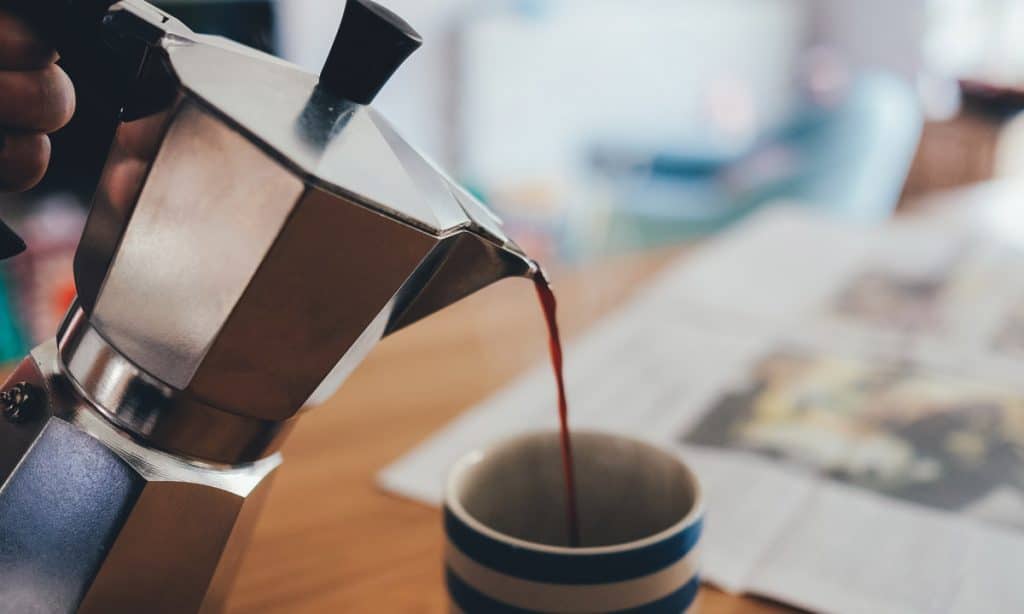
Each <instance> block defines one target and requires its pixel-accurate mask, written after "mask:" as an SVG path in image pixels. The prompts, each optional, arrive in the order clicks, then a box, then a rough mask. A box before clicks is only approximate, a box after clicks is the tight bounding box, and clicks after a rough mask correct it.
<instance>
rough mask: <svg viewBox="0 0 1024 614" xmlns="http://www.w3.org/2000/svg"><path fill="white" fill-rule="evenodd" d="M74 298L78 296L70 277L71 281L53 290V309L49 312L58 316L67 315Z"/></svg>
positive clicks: (72, 279) (73, 280)
mask: <svg viewBox="0 0 1024 614" xmlns="http://www.w3.org/2000/svg"><path fill="white" fill-rule="evenodd" d="M76 296H78V290H77V289H76V288H75V279H74V277H73V276H72V278H71V279H68V280H66V281H65V282H64V283H63V284H58V285H57V286H55V287H54V288H53V302H52V307H53V308H52V309H51V311H52V312H53V313H60V314H64V313H67V311H68V307H71V303H72V302H74V300H75V297H76Z"/></svg>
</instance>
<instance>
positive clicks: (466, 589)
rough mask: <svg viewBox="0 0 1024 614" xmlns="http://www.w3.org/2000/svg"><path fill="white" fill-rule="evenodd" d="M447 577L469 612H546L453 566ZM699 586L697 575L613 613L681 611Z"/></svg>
mask: <svg viewBox="0 0 1024 614" xmlns="http://www.w3.org/2000/svg"><path fill="white" fill-rule="evenodd" d="M445 581H446V583H447V584H448V594H449V595H451V598H452V601H454V602H455V605H457V606H458V607H459V609H460V610H462V611H463V612H464V613H465V614H484V613H486V614H542V613H541V612H539V611H537V610H524V609H522V608H517V607H514V606H510V605H508V604H505V603H502V602H500V601H496V600H494V599H491V598H490V597H488V596H487V595H484V594H483V593H481V592H479V591H477V590H476V589H474V588H473V587H471V586H469V585H468V584H466V583H465V582H463V581H462V580H461V579H459V577H458V575H456V574H455V573H454V572H453V571H452V570H451V569H445ZM698 590H700V579H699V578H698V577H697V576H694V577H693V578H692V579H690V581H689V582H687V583H686V584H685V585H684V586H683V587H682V588H680V589H679V590H677V591H675V592H674V593H672V594H670V595H668V596H666V597H663V598H661V599H658V600H657V601H652V602H650V603H647V604H644V605H641V606H637V607H635V608H630V609H628V610H618V611H617V612H611V613H609V614H679V613H680V612H683V611H685V610H686V609H687V608H689V607H690V606H691V605H692V604H693V602H694V600H695V599H696V598H697V591H698Z"/></svg>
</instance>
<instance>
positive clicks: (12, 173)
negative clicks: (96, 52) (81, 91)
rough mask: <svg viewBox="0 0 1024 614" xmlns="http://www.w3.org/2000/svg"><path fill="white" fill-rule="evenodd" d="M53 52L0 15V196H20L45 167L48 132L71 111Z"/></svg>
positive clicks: (71, 98)
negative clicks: (10, 193)
mask: <svg viewBox="0 0 1024 614" xmlns="http://www.w3.org/2000/svg"><path fill="white" fill-rule="evenodd" d="M56 61H57V53H56V51H54V50H53V49H52V48H51V47H50V46H49V45H48V44H47V43H46V42H45V41H43V40H42V39H41V38H39V36H38V35H36V34H35V32H33V31H32V29H31V28H30V27H29V26H28V25H26V24H25V23H24V22H22V21H21V20H19V19H17V18H15V17H13V16H11V15H10V14H9V13H5V12H2V11H0V192H2V191H15V192H22V191H25V190H28V189H29V188H32V187H33V186H35V185H36V184H37V183H39V181H40V180H41V179H42V178H43V175H44V174H45V173H46V168H47V166H49V163H50V138H49V137H48V136H47V135H48V134H49V133H51V132H54V131H56V130H58V129H60V128H62V127H64V125H65V124H67V123H68V122H69V121H70V120H71V116H72V115H73V114H74V112H75V90H74V87H73V86H72V85H71V80H70V79H69V78H68V76H67V75H66V74H65V73H64V71H63V70H61V68H60V67H59V66H57V64H56Z"/></svg>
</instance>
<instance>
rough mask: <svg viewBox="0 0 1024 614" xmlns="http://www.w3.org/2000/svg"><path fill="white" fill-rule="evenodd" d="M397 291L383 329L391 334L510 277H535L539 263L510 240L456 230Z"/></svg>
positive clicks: (387, 333)
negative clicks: (418, 271)
mask: <svg viewBox="0 0 1024 614" xmlns="http://www.w3.org/2000/svg"><path fill="white" fill-rule="evenodd" d="M430 259H431V260H432V261H433V262H428V263H425V264H426V266H423V267H421V271H422V273H421V274H419V275H417V276H413V277H412V278H410V279H409V281H408V282H407V283H406V284H405V287H403V289H402V291H401V292H400V293H399V297H398V298H399V300H398V303H397V304H396V308H395V310H394V312H392V316H391V319H390V321H389V323H388V327H387V329H386V331H385V335H390V334H391V333H394V332H396V331H398V330H401V329H403V328H405V327H406V326H409V325H410V324H414V323H415V322H418V321H419V320H422V319H423V318H425V317H427V316H429V315H431V314H433V313H434V312H436V311H440V310H441V309H444V308H445V307H447V306H449V305H451V304H453V303H455V302H457V301H459V300H461V299H463V298H465V297H467V296H469V295H470V294H473V293H475V292H477V291H478V290H482V289H483V288H486V287H487V286H490V285H491V284H493V283H495V282H497V281H500V280H502V279H506V278H509V277H530V278H532V277H534V276H535V275H536V274H537V273H538V265H537V263H536V262H535V261H534V260H532V259H531V258H530V257H529V256H527V255H526V254H525V253H524V252H523V250H522V249H521V248H520V247H519V246H518V245H516V244H515V243H514V242H512V241H511V240H508V239H506V240H504V241H502V242H500V243H499V242H497V241H495V238H492V237H485V236H484V235H483V234H482V233H478V232H462V233H458V234H456V235H455V236H453V237H452V238H450V239H449V240H447V241H445V242H444V243H443V244H442V245H441V246H440V247H439V248H438V249H437V250H435V252H434V253H433V254H431V257H430Z"/></svg>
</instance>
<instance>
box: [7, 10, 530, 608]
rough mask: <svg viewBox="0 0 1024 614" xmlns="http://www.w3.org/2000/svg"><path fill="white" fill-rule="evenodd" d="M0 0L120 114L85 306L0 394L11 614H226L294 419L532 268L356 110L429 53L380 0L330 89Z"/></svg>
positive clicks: (350, 13)
mask: <svg viewBox="0 0 1024 614" xmlns="http://www.w3.org/2000/svg"><path fill="white" fill-rule="evenodd" d="M6 2H7V4H3V3H2V2H0V6H2V7H4V8H8V6H9V5H12V4H13V5H14V6H15V7H16V9H15V10H17V11H18V12H20V14H22V16H24V17H26V18H27V19H30V20H31V21H32V22H34V23H35V24H36V25H37V27H41V28H42V29H43V30H44V31H45V32H46V33H47V35H48V36H50V37H51V39H52V40H53V41H54V43H55V44H56V45H57V47H58V49H60V51H61V53H62V56H63V57H64V58H65V61H67V62H78V63H79V64H80V65H81V66H83V67H84V68H85V69H84V70H83V71H80V72H81V74H85V75H86V77H82V76H81V74H79V75H78V81H77V82H76V86H77V87H79V88H80V89H81V88H90V87H94V88H97V87H98V88H101V89H104V90H105V92H104V93H105V94H108V95H110V96H111V97H113V98H120V100H118V103H117V110H118V117H117V128H116V133H115V135H114V137H113V143H112V147H111V149H110V154H109V158H108V160H107V163H106V167H105V169H104V171H103V174H102V177H101V179H100V181H99V187H98V189H97V192H96V194H95V197H94V200H93V204H92V210H91V213H90V216H89V219H88V222H87V224H86V228H85V231H84V235H83V237H82V241H81V244H80V246H79V248H78V252H77V254H76V257H75V264H74V275H75V282H76V287H77V290H78V298H77V300H76V302H75V303H74V305H72V307H71V310H70V312H69V313H68V315H67V317H66V319H65V321H64V323H63V325H62V326H61V328H60V330H59V331H58V332H57V335H56V338H55V339H54V340H52V341H49V342H46V343H44V344H42V345H41V346H39V347H38V348H36V349H35V350H33V351H32V353H31V355H30V356H29V357H28V358H26V359H25V360H24V361H23V362H22V363H21V364H20V366H19V367H18V368H17V370H16V371H15V373H14V374H13V375H12V377H11V378H10V380H9V381H8V382H7V383H6V384H5V385H4V386H3V388H2V391H0V409H2V412H3V415H2V416H0V612H19V613H20V612H46V613H49V612H73V611H80V612H104V613H105V612H150V613H151V612H175V613H179V612H197V611H203V612H212V611H216V610H218V609H219V608H220V606H221V605H222V603H223V601H224V599H225V596H226V594H227V591H228V589H229V587H230V584H231V581H232V580H233V577H234V574H235V571H236V569H237V567H238V564H239V561H240V559H241V556H242V553H243V551H244V548H245V543H246V540H247V538H248V535H249V533H250V531H251V529H252V526H253V522H254V518H255V516H256V514H257V512H258V508H259V504H260V501H261V500H262V499H263V498H264V495H265V494H266V490H267V487H268V483H269V480H270V477H271V476H272V475H273V473H274V472H275V469H276V468H277V467H278V465H279V464H280V462H281V457H280V455H279V454H278V453H277V452H276V450H277V449H278V447H279V446H280V444H281V441H282V439H283V438H284V437H285V435H286V434H287V432H288V430H289V428H290V427H291V426H292V425H293V424H294V422H295V416H296V414H297V413H298V412H299V410H300V409H301V408H302V407H304V406H306V405H308V404H310V403H314V404H315V403H316V402H317V401H318V400H321V399H323V398H325V397H326V396H329V395H330V394H331V393H333V391H334V390H335V389H336V388H337V387H338V386H339V385H340V384H341V382H342V381H343V380H344V379H345V378H346V376H347V375H348V374H349V373H351V372H352V370H353V369H354V368H355V367H356V366H357V365H358V363H359V362H360V361H361V360H362V359H363V358H364V357H365V356H366V354H367V353H368V352H369V351H370V350H371V349H372V348H373V347H374V345H375V344H376V343H377V342H378V341H379V340H380V339H381V338H382V337H383V336H385V335H388V334H390V333H392V332H394V331H396V330H398V329H401V328H403V327H405V326H407V325H409V324H411V323H413V322H416V321H417V320H419V319H421V318H423V317H424V316H427V315H429V314H431V313H432V312H434V311H436V310H438V309H441V308H443V307H445V306H447V305H449V304H451V303H453V302H455V301H457V300H458V299H460V298H462V297H464V296H466V295H468V294H470V293H472V292H475V291H476V290H478V289H481V288H483V287H485V286H487V285H489V284H491V283H492V282H495V281H497V280H499V279H502V278H505V277H509V276H531V275H533V274H535V272H536V267H535V265H534V264H533V262H532V261H531V260H530V259H529V258H527V257H526V256H525V255H524V254H523V252H522V251H521V250H520V249H519V248H518V247H517V246H516V245H515V244H514V243H513V242H512V241H510V240H509V239H508V238H507V237H506V236H505V234H504V232H503V230H502V228H501V225H500V223H499V221H498V220H497V219H496V218H495V217H494V215H493V214H491V213H490V212H489V211H488V210H487V209H486V208H485V207H484V206H483V205H482V204H481V203H479V202H478V201H477V200H476V199H475V198H474V197H473V196H471V195H470V194H469V193H468V192H466V191H465V190H464V189H463V188H461V187H460V186H458V185H457V184H456V183H454V182H453V181H452V180H451V179H450V178H449V177H448V176H446V175H445V174H444V173H442V172H441V171H440V170H438V168H437V167H435V166H434V165H433V164H432V163H431V162H430V161H429V160H427V159H426V158H425V157H423V156H422V155H421V154H420V153H419V152H417V150H416V149H414V148H413V147H412V146H410V145H409V144H408V143H406V141H405V140H404V139H403V138H402V137H401V136H400V135H399V134H398V133H397V132H396V131H395V129H394V127H393V126H392V125H391V124H390V123H388V121H387V120H386V119H385V118H384V117H383V116H382V115H381V114H380V113H378V112H377V111H376V110H374V108H373V107H372V106H370V103H371V101H372V100H373V98H374V96H375V95H376V94H377V92H378V91H379V90H380V89H381V88H382V87H383V85H384V84H385V82H386V81H387V80H388V78H389V77H390V76H391V74H392V73H393V72H394V70H396V69H397V68H398V67H399V65H400V64H401V63H402V62H403V61H404V60H405V58H406V57H407V56H408V55H409V54H411V53H412V52H413V51H414V50H415V49H416V48H417V47H418V46H419V45H420V39H419V36H418V35H417V34H416V32H415V31H414V30H413V29H412V28H411V27H409V25H408V24H406V23H405V22H403V21H402V20H401V19H400V18H398V17H397V16H395V15H394V14H392V13H390V12H389V11H387V10H386V9H384V8H382V7H380V6H378V5H376V4H374V3H373V2H370V1H369V0H348V3H347V6H346V9H345V16H344V18H343V21H342V24H341V27H340V30H339V33H338V37H337V40H336V41H335V43H334V46H333V49H332V51H331V54H330V57H329V58H328V60H327V63H326V65H325V67H324V69H323V72H322V73H321V74H320V75H319V76H318V75H312V74H308V73H306V72H303V71H302V70H300V69H298V68H296V67H295V66H292V65H290V64H287V63H285V62H283V61H281V60H279V59H276V58H274V57H271V56H268V55H265V54H263V53H260V52H258V51H255V50H253V49H249V48H247V47H244V46H241V45H238V44H235V43H231V42H228V41H226V40H223V39H220V38H214V37H207V36H201V35H197V34H195V33H193V32H192V31H190V30H189V29H188V28H186V27H185V26H184V25H183V24H182V23H180V22H179V21H177V20H175V19H174V18H172V17H171V16H169V15H167V14H166V13H164V12H162V11H160V10H158V9H156V8H155V7H153V6H152V5H150V4H148V3H146V2H143V1H140V0H125V1H123V2H118V3H116V4H113V3H112V2H110V1H103V0H99V1H96V0H50V1H41V0H16V1H13V2H12V1H11V0H6ZM106 90H109V91H106ZM396 377H400V375H399V374H396Z"/></svg>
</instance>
